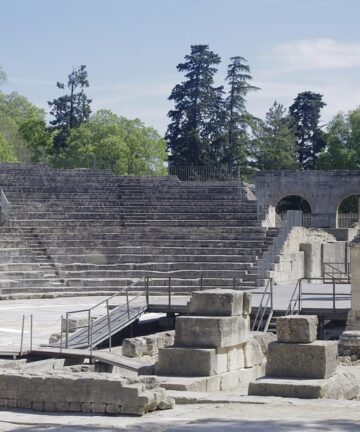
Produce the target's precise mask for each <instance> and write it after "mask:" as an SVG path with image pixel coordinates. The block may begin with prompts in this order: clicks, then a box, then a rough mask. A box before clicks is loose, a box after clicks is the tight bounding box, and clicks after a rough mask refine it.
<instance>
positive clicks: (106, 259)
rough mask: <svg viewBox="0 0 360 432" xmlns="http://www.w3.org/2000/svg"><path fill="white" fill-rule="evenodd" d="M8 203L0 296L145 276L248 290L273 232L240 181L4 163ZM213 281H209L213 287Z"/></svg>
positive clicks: (93, 289)
mask: <svg viewBox="0 0 360 432" xmlns="http://www.w3.org/2000/svg"><path fill="white" fill-rule="evenodd" d="M0 186H1V187H2V188H3V190H4V191H5V194H6V196H7V198H8V200H9V202H10V204H11V207H10V222H9V223H8V224H7V225H6V226H3V227H0V246H1V248H2V250H1V254H0V269H1V270H2V271H1V272H0V298H4V297H6V296H10V295H12V294H13V295H14V296H15V297H16V296H19V297H20V296H26V295H29V296H31V295H41V294H43V295H62V294H63V295H71V294H72V293H73V294H76V295H78V293H81V292H82V291H83V293H84V294H85V293H90V294H91V293H94V294H95V293H107V292H113V291H114V290H116V289H117V288H119V287H122V286H126V285H127V284H129V283H130V282H131V281H132V280H134V279H136V278H138V277H142V276H145V275H148V276H150V277H151V276H152V277H157V278H160V279H159V282H157V284H159V289H160V290H161V289H162V287H164V286H165V284H166V280H167V279H168V277H170V276H171V277H173V278H174V281H175V283H174V284H173V286H174V287H175V288H174V289H176V287H178V288H179V289H183V288H186V287H185V286H184V282H182V281H181V278H200V277H204V278H207V279H209V281H210V284H211V283H213V285H214V286H216V285H218V286H220V287H228V286H231V284H232V282H231V279H232V278H234V277H235V278H237V281H238V282H237V283H238V286H241V287H243V288H251V287H254V286H255V284H256V276H257V261H258V259H259V258H260V257H261V255H262V253H263V252H264V250H266V248H267V247H268V246H269V244H271V242H272V239H273V238H274V236H276V234H277V230H276V229H269V230H267V229H265V228H262V227H261V224H260V222H259V221H258V220H257V216H256V203H255V202H253V201H248V200H246V199H244V200H239V195H238V194H237V191H236V185H235V183H231V182H229V183H209V184H204V183H203V184H202V183H198V182H196V183H194V184H191V183H181V182H179V181H178V179H177V178H176V177H173V176H170V177H115V176H113V175H112V174H111V173H110V172H107V171H93V170H55V169H52V168H49V167H47V166H45V165H31V164H24V165H20V164H0ZM211 281H212V282H211Z"/></svg>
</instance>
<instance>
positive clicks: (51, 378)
mask: <svg viewBox="0 0 360 432" xmlns="http://www.w3.org/2000/svg"><path fill="white" fill-rule="evenodd" d="M171 406H172V401H171V400H167V398H166V397H165V390H164V389H162V388H160V387H159V383H158V381H157V380H156V379H155V378H146V379H145V378H144V379H139V380H129V379H125V378H120V377H118V376H113V375H110V374H105V373H104V374H96V373H86V374H85V373H61V372H56V373H55V372H52V373H51V372H47V373H45V372H43V373H41V374H40V373H24V372H16V371H9V370H1V371H0V407H4V408H5V407H7V408H22V409H24V408H25V409H33V410H35V411H56V412H83V413H105V414H133V415H143V414H145V413H146V412H149V411H153V410H156V409H164V408H171Z"/></svg>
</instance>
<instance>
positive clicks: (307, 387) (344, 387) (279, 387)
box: [249, 371, 359, 399]
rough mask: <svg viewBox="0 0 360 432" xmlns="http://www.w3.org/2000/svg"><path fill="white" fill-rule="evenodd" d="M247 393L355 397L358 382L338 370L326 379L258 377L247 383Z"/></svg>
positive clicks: (307, 397)
mask: <svg viewBox="0 0 360 432" xmlns="http://www.w3.org/2000/svg"><path fill="white" fill-rule="evenodd" d="M249 395H255V396H280V397H287V398H300V399H320V398H322V399H355V398H357V397H358V395H359V383H358V381H357V379H356V377H355V376H354V375H353V374H352V373H351V372H349V371H339V372H338V373H336V374H335V375H334V376H332V377H330V378H327V379H309V380H307V379H304V380H299V379H296V380H295V379H288V378H287V379H280V378H277V379H276V378H260V379H259V380H257V381H255V382H251V383H250V385H249Z"/></svg>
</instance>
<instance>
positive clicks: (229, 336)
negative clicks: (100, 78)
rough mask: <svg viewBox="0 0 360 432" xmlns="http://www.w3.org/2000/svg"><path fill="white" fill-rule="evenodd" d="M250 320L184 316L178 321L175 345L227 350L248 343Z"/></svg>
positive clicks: (233, 317)
mask: <svg viewBox="0 0 360 432" xmlns="http://www.w3.org/2000/svg"><path fill="white" fill-rule="evenodd" d="M249 334H250V318H249V317H247V318H243V317H240V316H229V317H203V316H197V317H196V316H182V317H178V318H177V319H176V326H175V345H176V346H179V347H181V346H182V347H203V348H209V347H215V348H226V347H231V346H235V345H239V344H242V343H244V342H247V341H248V339H249Z"/></svg>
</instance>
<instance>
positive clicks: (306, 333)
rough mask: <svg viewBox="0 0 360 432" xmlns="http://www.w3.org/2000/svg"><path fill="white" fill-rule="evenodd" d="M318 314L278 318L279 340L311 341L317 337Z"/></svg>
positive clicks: (293, 341)
mask: <svg viewBox="0 0 360 432" xmlns="http://www.w3.org/2000/svg"><path fill="white" fill-rule="evenodd" d="M317 325H318V318H317V316H316V315H296V316H294V315H289V316H284V317H279V318H278V319H277V320H276V334H277V337H278V341H279V342H291V343H311V342H314V341H315V340H316V337H317Z"/></svg>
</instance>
